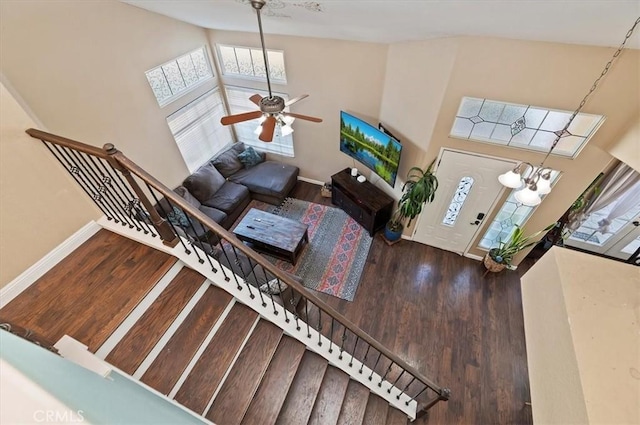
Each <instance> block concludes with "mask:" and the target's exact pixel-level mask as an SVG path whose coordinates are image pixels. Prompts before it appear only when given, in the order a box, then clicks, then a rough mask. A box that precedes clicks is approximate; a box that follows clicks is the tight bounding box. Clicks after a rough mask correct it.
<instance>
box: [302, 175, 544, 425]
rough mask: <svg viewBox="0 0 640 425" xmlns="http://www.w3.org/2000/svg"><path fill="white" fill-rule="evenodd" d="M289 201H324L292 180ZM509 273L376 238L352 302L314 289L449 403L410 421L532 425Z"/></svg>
mask: <svg viewBox="0 0 640 425" xmlns="http://www.w3.org/2000/svg"><path fill="white" fill-rule="evenodd" d="M292 196H293V197H294V198H298V199H303V200H307V201H311V202H316V203H320V204H325V205H331V200H330V198H323V197H321V196H320V189H319V186H316V185H313V184H310V183H305V182H299V183H298V185H297V186H296V188H295V189H294V192H293V194H292ZM530 265H531V264H530V263H529V262H528V261H527V262H525V263H524V264H521V265H520V266H519V267H518V271H517V272H516V271H505V272H502V273H497V274H494V273H491V274H489V275H487V276H486V277H485V278H483V277H482V275H483V273H484V267H483V266H482V264H481V263H480V262H478V261H475V260H471V259H469V258H465V257H461V256H459V255H457V254H454V253H452V252H447V251H443V250H440V249H437V248H433V247H430V246H426V245H422V244H419V243H415V242H411V241H406V240H403V241H401V242H400V243H398V244H396V245H393V246H388V245H387V244H385V243H384V241H383V240H382V239H381V237H380V236H379V235H377V236H376V237H375V238H374V240H373V244H372V246H371V251H370V252H369V257H368V258H367V263H366V266H365V268H364V271H363V275H362V278H361V280H360V285H359V287H358V290H357V292H356V296H355V299H354V300H353V302H348V301H345V300H341V299H339V298H335V297H332V296H330V295H326V294H322V293H316V294H318V296H319V297H320V298H322V299H323V300H324V301H326V302H327V303H328V304H329V305H331V306H332V307H334V308H335V309H336V310H338V311H339V312H341V313H342V314H344V315H345V316H346V317H347V318H348V319H349V320H351V321H353V322H354V323H356V324H357V325H358V326H360V327H361V328H362V329H363V330H364V331H365V332H367V333H369V334H370V335H371V336H373V337H374V338H376V339H378V340H379V341H380V342H382V343H383V344H384V345H385V346H387V347H388V348H389V349H391V350H392V351H394V352H396V353H398V355H400V357H401V358H403V359H404V360H406V361H407V362H408V363H409V364H411V365H412V366H414V367H416V368H417V369H418V370H420V371H421V372H422V373H424V374H425V375H426V376H427V377H429V378H431V379H433V380H434V381H435V382H437V383H438V384H440V385H442V386H446V387H448V388H450V389H451V393H452V397H451V399H450V400H449V401H448V402H446V403H440V404H438V405H436V406H435V407H434V408H433V409H431V413H430V415H429V416H428V417H425V418H422V419H419V420H417V421H415V422H414V423H416V424H531V423H532V416H531V409H530V408H529V407H528V406H526V405H525V402H526V401H529V399H530V397H529V378H528V372H527V358H526V351H525V337H524V324H523V318H522V303H521V296H520V275H522V273H524V272H525V271H526V269H528V267H530Z"/></svg>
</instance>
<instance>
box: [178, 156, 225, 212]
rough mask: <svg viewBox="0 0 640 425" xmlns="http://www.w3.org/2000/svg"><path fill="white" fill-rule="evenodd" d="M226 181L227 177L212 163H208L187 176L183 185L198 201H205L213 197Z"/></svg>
mask: <svg viewBox="0 0 640 425" xmlns="http://www.w3.org/2000/svg"><path fill="white" fill-rule="evenodd" d="M224 183H225V179H224V177H222V175H221V174H220V173H219V172H218V170H216V168H215V167H214V166H212V165H211V164H207V165H204V166H202V167H200V168H198V169H197V170H196V171H195V172H194V173H193V174H191V175H190V176H189V177H187V178H186V179H185V180H184V182H183V185H184V187H186V188H187V190H188V191H189V192H191V193H192V194H193V196H195V198H196V199H197V200H198V201H200V202H201V203H204V202H205V201H207V200H208V199H211V198H212V197H213V196H214V195H215V193H216V192H217V191H218V190H219V189H220V188H221V187H222V185H224Z"/></svg>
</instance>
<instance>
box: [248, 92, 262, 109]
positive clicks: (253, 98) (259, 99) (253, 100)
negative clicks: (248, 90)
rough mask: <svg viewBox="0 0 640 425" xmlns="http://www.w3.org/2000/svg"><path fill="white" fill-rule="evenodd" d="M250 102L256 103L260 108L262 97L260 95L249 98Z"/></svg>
mask: <svg viewBox="0 0 640 425" xmlns="http://www.w3.org/2000/svg"><path fill="white" fill-rule="evenodd" d="M249 100H250V101H252V102H253V103H255V104H256V105H258V106H260V101H261V100H262V96H260V95H259V94H254V95H252V96H251V97H250V98H249Z"/></svg>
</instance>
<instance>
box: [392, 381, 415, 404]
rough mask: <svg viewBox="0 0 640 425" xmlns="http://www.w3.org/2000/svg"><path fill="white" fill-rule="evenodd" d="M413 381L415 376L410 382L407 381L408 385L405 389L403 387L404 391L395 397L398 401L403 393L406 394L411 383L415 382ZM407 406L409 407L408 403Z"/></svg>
mask: <svg viewBox="0 0 640 425" xmlns="http://www.w3.org/2000/svg"><path fill="white" fill-rule="evenodd" d="M415 380H416V377H415V376H414V377H413V378H411V381H409V383H408V384H407V386H406V387H404V389H403V390H402V391H400V394H398V396H397V397H396V398H397V399H398V400H400V396H401V395H402V394H404V393H406V392H407V389H408V388H409V386H410V385H411V384H413V381H415ZM407 405H409V403H407Z"/></svg>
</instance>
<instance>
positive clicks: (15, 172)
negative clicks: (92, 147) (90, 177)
mask: <svg viewBox="0 0 640 425" xmlns="http://www.w3.org/2000/svg"><path fill="white" fill-rule="evenodd" d="M33 126H35V122H34V120H33V119H32V118H31V117H29V115H27V113H26V112H25V111H24V109H23V108H22V107H21V106H20V105H19V104H18V102H17V101H16V99H15V98H14V97H13V96H12V95H11V93H9V91H8V90H7V88H6V87H5V85H4V84H1V83H0V206H2V209H1V210H0V287H2V286H5V285H6V284H7V283H9V282H11V280H13V279H14V278H15V277H16V276H18V275H19V274H20V273H22V272H23V271H24V270H25V269H27V268H28V267H29V266H30V265H31V264H33V263H35V262H36V261H38V260H39V259H40V258H42V257H43V256H44V255H45V254H47V253H48V252H49V251H51V250H52V249H53V248H55V247H56V246H58V245H59V244H60V243H62V242H63V241H64V240H65V239H67V238H68V237H69V236H71V235H72V234H73V233H75V232H76V231H77V230H79V229H80V228H81V227H82V226H84V225H85V224H87V223H88V222H89V221H91V220H94V219H96V218H98V217H99V211H98V209H97V208H95V207H94V206H93V203H92V202H91V201H90V200H89V199H87V197H86V196H85V195H84V194H83V193H82V190H81V189H80V187H78V186H77V185H76V184H75V182H74V181H73V179H71V177H70V176H69V175H68V174H67V173H66V172H65V171H64V169H63V168H62V167H61V166H60V165H59V164H58V163H57V162H56V161H55V160H52V158H51V156H50V154H49V152H48V150H47V148H46V147H45V146H44V145H43V144H42V143H40V142H39V141H37V140H35V139H32V138H31V137H29V136H27V134H26V133H25V132H24V130H25V129H27V128H29V127H33Z"/></svg>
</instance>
